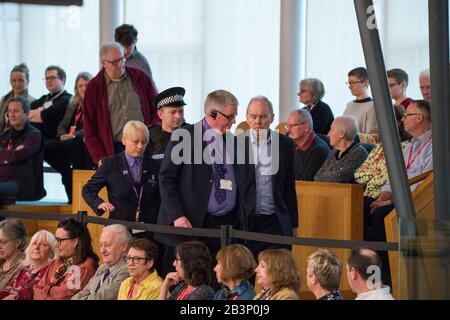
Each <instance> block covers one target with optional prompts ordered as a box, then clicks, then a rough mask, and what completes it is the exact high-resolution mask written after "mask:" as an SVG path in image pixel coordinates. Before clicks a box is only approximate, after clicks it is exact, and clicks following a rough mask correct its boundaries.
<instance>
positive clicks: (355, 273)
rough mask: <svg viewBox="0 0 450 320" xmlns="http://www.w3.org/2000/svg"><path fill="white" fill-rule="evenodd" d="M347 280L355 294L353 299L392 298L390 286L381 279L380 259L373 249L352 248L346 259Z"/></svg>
mask: <svg viewBox="0 0 450 320" xmlns="http://www.w3.org/2000/svg"><path fill="white" fill-rule="evenodd" d="M369 278H370V279H369ZM347 280H348V284H349V285H350V288H352V291H353V292H354V293H356V294H357V297H356V299H355V300H394V297H393V296H392V295H391V293H390V289H391V288H390V287H389V286H385V285H383V282H382V281H381V260H380V257H379V256H378V254H377V253H376V252H375V251H372V250H370V249H354V250H352V253H351V255H350V257H349V258H348V261H347Z"/></svg>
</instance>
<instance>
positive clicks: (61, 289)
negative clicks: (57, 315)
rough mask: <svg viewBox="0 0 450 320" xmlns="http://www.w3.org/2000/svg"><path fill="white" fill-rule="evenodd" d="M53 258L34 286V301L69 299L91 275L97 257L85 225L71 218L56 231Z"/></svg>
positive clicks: (61, 222)
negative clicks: (55, 251)
mask: <svg viewBox="0 0 450 320" xmlns="http://www.w3.org/2000/svg"><path fill="white" fill-rule="evenodd" d="M55 236H56V240H55V243H56V244H55V247H56V249H57V252H58V253H57V257H56V259H55V260H54V261H53V262H51V263H50V266H49V268H48V270H47V271H46V272H45V274H44V275H43V276H42V278H40V279H39V282H38V283H37V284H35V286H34V300H69V299H70V298H72V296H74V295H75V294H77V293H78V292H80V291H81V289H82V288H84V287H85V286H86V284H87V283H88V281H89V279H91V278H92V276H93V275H94V274H95V270H96V269H97V266H98V257H97V255H96V254H95V253H94V251H93V250H92V245H91V236H90V235H89V231H88V230H87V228H86V226H85V225H84V224H82V223H80V222H78V221H76V220H74V219H72V218H68V219H65V220H62V221H60V222H59V223H58V227H57V229H56V233H55Z"/></svg>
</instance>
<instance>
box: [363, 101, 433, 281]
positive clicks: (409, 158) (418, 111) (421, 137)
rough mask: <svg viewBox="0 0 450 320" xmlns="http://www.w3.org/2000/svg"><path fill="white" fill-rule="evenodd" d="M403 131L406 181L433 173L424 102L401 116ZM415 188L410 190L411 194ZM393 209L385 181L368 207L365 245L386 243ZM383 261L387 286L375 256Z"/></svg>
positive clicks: (428, 119) (427, 108)
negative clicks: (387, 222) (405, 134)
mask: <svg viewBox="0 0 450 320" xmlns="http://www.w3.org/2000/svg"><path fill="white" fill-rule="evenodd" d="M402 121H403V124H404V126H405V131H406V132H408V133H409V134H410V135H411V136H412V137H413V138H412V139H411V142H410V143H409V144H408V145H406V147H405V149H404V150H403V157H404V159H405V166H406V172H407V174H408V179H411V178H414V177H416V176H419V175H421V174H423V173H426V172H428V171H430V170H433V137H432V132H431V105H430V103H429V102H428V101H426V100H417V101H414V102H413V103H411V104H410V105H409V108H408V111H407V112H405V113H404V115H403V119H402ZM416 187H417V184H415V185H412V186H411V192H412V191H414V189H415V188H416ZM393 209H394V202H393V197H392V189H391V184H390V182H389V181H388V182H387V183H386V184H385V185H384V186H383V187H382V188H381V194H380V195H379V196H378V198H377V199H376V200H375V201H374V202H372V204H371V205H370V210H371V212H370V213H369V214H366V213H365V216H369V217H370V219H369V221H368V223H369V226H371V227H372V228H373V234H371V235H369V238H368V239H367V240H368V241H386V231H385V228H384V218H385V217H386V216H387V215H388V214H389V213H390V212H391V211H392V210H393ZM379 253H380V256H381V258H382V260H383V265H384V267H383V270H382V271H383V276H384V277H385V278H384V279H383V282H384V283H386V284H388V285H389V284H390V274H389V263H388V258H387V253H386V252H379Z"/></svg>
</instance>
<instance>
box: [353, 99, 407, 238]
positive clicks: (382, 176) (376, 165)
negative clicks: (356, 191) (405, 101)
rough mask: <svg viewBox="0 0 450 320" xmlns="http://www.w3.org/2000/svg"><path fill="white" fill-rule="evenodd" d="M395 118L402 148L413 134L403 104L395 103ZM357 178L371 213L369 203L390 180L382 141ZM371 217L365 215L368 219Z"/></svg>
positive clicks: (366, 209) (367, 209) (365, 234)
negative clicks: (409, 129)
mask: <svg viewBox="0 0 450 320" xmlns="http://www.w3.org/2000/svg"><path fill="white" fill-rule="evenodd" d="M394 112H395V118H396V119H397V126H398V132H399V134H400V141H402V149H403V148H404V147H405V146H406V145H407V143H408V141H407V140H409V139H410V138H411V136H410V135H409V134H408V133H407V132H406V131H405V127H404V125H403V121H402V119H403V114H404V113H405V109H404V108H403V106H400V105H394ZM355 180H356V182H357V183H359V184H361V185H363V186H364V207H365V209H364V212H365V213H369V212H370V210H369V207H368V206H369V205H370V204H371V203H372V202H373V201H375V199H376V198H378V196H379V195H380V193H381V187H383V186H384V185H385V183H386V182H387V181H388V171H387V167H386V161H385V159H384V151H383V146H382V144H381V143H378V144H376V145H375V147H374V148H373V149H372V151H371V152H370V153H369V156H368V157H367V159H366V161H364V163H363V164H362V165H361V166H360V167H359V168H358V169H357V170H356V171H355ZM368 219H369V217H368V216H367V217H364V220H365V221H367V220H368ZM365 226H366V223H365ZM366 228H367V226H366V227H365V229H364V236H365V237H366V236H367V235H368V230H366Z"/></svg>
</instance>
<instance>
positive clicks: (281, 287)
mask: <svg viewBox="0 0 450 320" xmlns="http://www.w3.org/2000/svg"><path fill="white" fill-rule="evenodd" d="M255 272H256V281H257V282H258V284H259V285H260V286H261V287H262V291H261V292H260V293H258V295H257V296H256V297H255V300H298V291H299V289H300V276H299V271H298V267H297V265H296V263H295V260H294V257H293V256H292V253H291V252H290V251H288V250H285V249H267V250H264V251H261V252H260V253H259V255H258V266H257V267H256V269H255Z"/></svg>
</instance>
